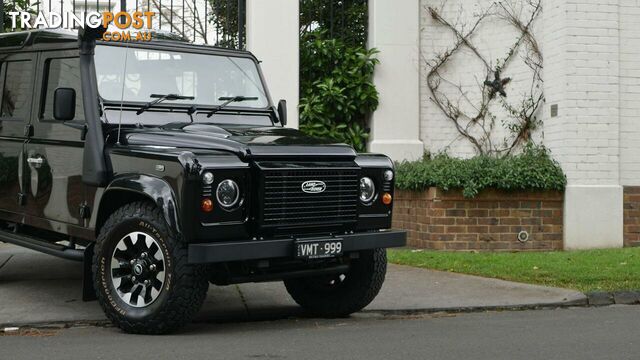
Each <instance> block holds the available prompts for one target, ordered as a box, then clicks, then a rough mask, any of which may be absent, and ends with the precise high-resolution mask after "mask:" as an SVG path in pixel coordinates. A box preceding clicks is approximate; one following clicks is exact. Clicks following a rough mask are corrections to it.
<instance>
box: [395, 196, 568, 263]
mask: <svg viewBox="0 0 640 360" xmlns="http://www.w3.org/2000/svg"><path fill="white" fill-rule="evenodd" d="M563 200H564V196H563V193H562V192H556V191H516V192H507V191H494V190H487V191H483V192H482V193H480V194H479V195H478V196H477V197H475V198H473V199H467V198H465V197H463V196H462V193H461V192H459V191H443V190H440V189H436V188H431V189H429V190H428V191H424V192H411V191H402V190H397V191H396V193H395V200H394V215H393V216H394V219H393V225H394V228H396V229H404V230H407V231H408V234H409V243H408V245H409V246H412V247H418V248H425V249H434V250H480V251H527V250H530V251H533V250H561V249H562V246H563V245H562V244H563V242H562V231H563V230H562V223H563V219H562V216H563ZM523 230H524V231H527V232H528V233H529V241H527V242H525V243H523V242H520V241H518V233H520V232H521V231H523Z"/></svg>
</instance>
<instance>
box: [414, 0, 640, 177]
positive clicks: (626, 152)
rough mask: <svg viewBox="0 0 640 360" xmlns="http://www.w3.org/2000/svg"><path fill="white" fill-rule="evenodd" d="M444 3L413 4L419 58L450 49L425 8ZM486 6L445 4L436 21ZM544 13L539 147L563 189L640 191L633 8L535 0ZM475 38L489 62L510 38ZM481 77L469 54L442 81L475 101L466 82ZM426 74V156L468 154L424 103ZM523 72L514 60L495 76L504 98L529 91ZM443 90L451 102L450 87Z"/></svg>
mask: <svg viewBox="0 0 640 360" xmlns="http://www.w3.org/2000/svg"><path fill="white" fill-rule="evenodd" d="M514 1H515V0H514ZM442 3H443V2H442V0H422V1H421V7H422V8H423V9H422V12H421V22H422V24H421V39H420V44H421V53H422V56H423V58H425V59H431V58H433V56H434V55H435V54H437V53H439V52H442V50H443V49H446V48H447V47H448V46H451V44H453V41H454V39H453V37H452V36H451V33H450V32H448V30H447V29H446V28H444V27H442V26H440V25H437V24H436V23H435V22H434V20H433V19H432V18H431V17H430V16H429V13H428V12H427V11H426V9H425V7H426V6H434V7H436V8H439V7H440V6H441V4H442ZM491 3H493V1H491V0H473V1H469V0H449V1H447V2H445V3H444V4H445V5H444V6H443V7H442V11H441V13H442V15H443V16H444V17H446V18H447V19H451V21H452V22H459V23H464V22H467V23H468V19H469V18H470V17H471V16H473V14H474V13H478V12H480V11H481V9H483V8H486V7H487V6H489V5H490V4H491ZM463 4H464V6H462V5H463ZM543 9H544V10H543V14H542V16H541V18H540V19H539V20H538V22H537V23H536V26H535V27H534V33H535V35H536V38H537V40H538V42H539V44H540V46H541V49H542V52H543V55H544V65H545V67H544V80H545V83H544V90H545V96H546V99H547V102H546V104H545V105H544V107H543V109H541V111H540V116H541V118H542V119H543V121H544V125H543V127H542V129H541V131H540V132H539V133H538V134H537V136H538V138H539V139H544V140H543V142H544V144H545V145H546V146H547V147H549V148H550V149H551V150H552V152H553V154H554V157H555V158H556V159H558V160H559V161H560V163H561V164H562V166H563V169H564V170H565V172H566V174H567V176H568V178H569V183H570V184H579V185H640V0H543ZM465 19H466V20H465ZM477 34H478V35H476V36H475V37H474V38H473V39H472V41H473V43H475V44H477V45H478V47H479V48H480V49H481V51H483V53H484V54H486V56H487V58H489V59H491V61H493V62H495V60H496V59H497V58H499V57H503V56H504V51H505V49H506V48H507V47H508V46H510V44H511V42H512V40H511V39H513V38H514V36H516V35H517V32H515V31H514V30H513V29H512V28H511V27H510V26H508V25H507V24H505V23H504V22H502V21H500V20H496V19H492V20H491V21H488V22H487V23H486V24H485V25H484V26H481V27H480V28H479V29H478V32H477ZM480 70H481V68H480V67H479V64H478V63H477V61H474V60H473V57H472V56H470V54H469V52H461V53H459V54H458V55H456V56H455V57H454V58H453V59H452V61H451V62H450V63H449V65H448V67H447V68H446V69H445V75H446V76H447V78H448V79H450V80H452V81H453V82H454V83H460V84H462V85H463V88H464V89H465V90H467V91H476V93H475V96H477V95H478V94H477V90H475V88H476V86H475V81H476V80H475V79H474V74H479V73H482V72H481V71H480ZM426 71H427V69H426V67H425V66H423V69H422V79H421V114H420V129H421V139H422V140H423V141H424V144H425V149H426V150H428V151H431V152H440V151H447V152H448V153H450V154H452V155H456V156H463V157H466V156H471V155H473V154H474V149H473V148H472V147H471V146H470V145H469V143H468V141H466V140H464V139H460V137H459V135H458V133H457V132H456V130H455V128H454V126H453V124H452V123H451V122H450V120H448V119H446V118H445V117H444V116H443V114H442V113H441V112H440V110H439V109H437V108H436V107H435V105H434V104H433V102H432V101H431V99H430V98H431V94H430V93H429V90H428V88H427V86H426V79H425V78H424V76H425V74H426ZM526 71H527V68H526V67H524V65H523V64H522V63H521V62H520V61H519V60H517V61H516V63H514V64H513V65H512V66H511V67H510V68H509V70H508V71H507V72H506V73H505V74H503V75H504V76H509V77H513V78H514V79H515V80H514V82H513V83H512V84H510V85H509V86H508V89H507V92H508V94H509V100H512V101H513V100H514V99H515V98H517V97H518V94H521V93H522V91H523V86H526V85H528V83H529V82H528V79H527V78H526V77H525V75H526ZM443 89H445V87H443ZM449 91H450V92H451V94H452V96H453V94H454V93H455V91H454V89H453V88H451V87H450V88H449ZM472 94H473V93H472ZM552 105H557V106H558V108H559V115H558V116H557V117H553V118H552V117H551V116H550V108H551V106H552ZM496 126H497V127H498V129H497V130H496V132H495V134H496V135H495V137H496V138H502V137H503V136H504V134H505V132H504V130H501V129H500V123H499V121H498V122H497V123H496Z"/></svg>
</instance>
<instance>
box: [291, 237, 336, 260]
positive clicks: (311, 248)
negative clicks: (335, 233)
mask: <svg viewBox="0 0 640 360" xmlns="http://www.w3.org/2000/svg"><path fill="white" fill-rule="evenodd" d="M295 247H296V257H297V258H302V259H323V258H330V257H335V256H339V255H342V240H339V239H338V240H336V239H332V240H298V241H296V243H295Z"/></svg>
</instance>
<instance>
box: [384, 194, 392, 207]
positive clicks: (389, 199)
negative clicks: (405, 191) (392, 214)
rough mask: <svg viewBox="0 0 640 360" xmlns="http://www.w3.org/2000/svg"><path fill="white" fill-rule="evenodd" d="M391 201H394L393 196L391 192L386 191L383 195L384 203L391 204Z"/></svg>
mask: <svg viewBox="0 0 640 360" xmlns="http://www.w3.org/2000/svg"><path fill="white" fill-rule="evenodd" d="M391 201H393V198H392V197H391V194H389V193H384V194H383V195H382V203H383V204H385V205H391Z"/></svg>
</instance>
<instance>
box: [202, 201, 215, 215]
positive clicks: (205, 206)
mask: <svg viewBox="0 0 640 360" xmlns="http://www.w3.org/2000/svg"><path fill="white" fill-rule="evenodd" d="M200 210H202V211H203V212H206V213H208V212H212V211H213V201H211V199H202V202H201V203H200Z"/></svg>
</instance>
